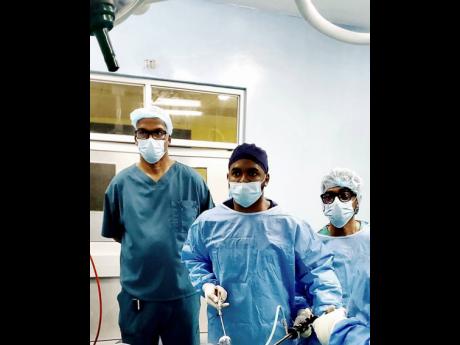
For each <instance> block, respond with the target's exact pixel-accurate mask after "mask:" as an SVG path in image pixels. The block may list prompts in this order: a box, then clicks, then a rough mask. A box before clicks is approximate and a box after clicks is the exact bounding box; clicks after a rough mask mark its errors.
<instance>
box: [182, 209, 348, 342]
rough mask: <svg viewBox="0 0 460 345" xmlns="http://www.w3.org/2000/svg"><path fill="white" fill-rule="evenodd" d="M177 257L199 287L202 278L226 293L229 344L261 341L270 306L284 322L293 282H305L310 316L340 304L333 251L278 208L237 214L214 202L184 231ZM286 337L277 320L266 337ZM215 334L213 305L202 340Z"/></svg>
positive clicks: (215, 338) (270, 315) (268, 325)
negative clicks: (275, 325)
mask: <svg viewBox="0 0 460 345" xmlns="http://www.w3.org/2000/svg"><path fill="white" fill-rule="evenodd" d="M182 260H183V261H184V262H185V264H186V266H187V268H188V270H189V271H190V278H191V281H192V284H193V286H194V287H195V288H196V289H197V290H198V291H201V288H202V286H203V284H204V283H213V284H216V285H221V286H222V287H223V288H225V290H227V292H228V298H227V301H228V302H229V303H230V306H229V307H227V308H225V309H224V310H223V319H224V324H225V329H226V333H227V335H229V336H230V337H231V338H232V343H234V344H238V345H264V344H265V343H266V341H267V339H268V338H269V336H270V333H271V330H272V327H273V322H274V317H275V312H276V307H277V305H281V306H282V308H283V312H284V314H285V316H286V319H287V320H286V321H287V322H288V324H291V318H292V315H291V308H293V307H294V286H295V282H296V280H299V281H302V282H303V283H304V284H306V285H307V286H308V292H307V293H308V294H309V295H311V296H313V297H312V300H313V309H314V311H315V312H316V313H317V314H321V313H323V312H324V311H325V309H326V308H327V306H330V305H334V306H336V307H340V306H341V305H342V304H341V296H342V292H341V288H340V284H339V282H338V279H337V276H336V275H335V272H334V270H333V268H332V255H331V254H330V253H328V252H327V251H326V250H325V248H324V245H323V244H322V242H321V240H320V239H319V238H318V236H317V235H316V234H315V233H314V232H313V231H312V230H311V228H310V226H309V225H308V224H307V223H306V222H303V221H301V220H298V219H296V218H294V217H292V216H289V215H287V214H286V213H285V212H283V211H282V210H281V209H280V207H279V206H274V207H272V208H270V209H268V210H266V211H262V212H256V213H242V212H237V211H235V210H232V209H231V208H229V207H227V206H225V205H223V204H220V205H218V206H216V207H215V208H213V209H211V210H209V211H206V212H204V213H203V214H201V215H200V217H198V218H197V220H196V221H195V222H194V223H193V225H192V226H191V228H190V231H189V234H188V237H187V240H186V242H185V244H184V247H183V250H182ZM285 334H286V333H285V331H284V329H283V327H282V326H281V325H280V323H278V326H277V328H276V332H275V335H274V337H273V341H272V342H275V340H278V339H280V338H282V337H283V336H284V335H285ZM222 335H223V332H222V326H221V324H220V319H219V317H218V316H217V313H216V310H215V309H214V308H213V307H210V306H209V307H208V342H209V343H211V344H217V342H218V339H219V338H220V337H221V336H222ZM285 344H294V342H293V341H286V342H285Z"/></svg>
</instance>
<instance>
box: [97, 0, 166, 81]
mask: <svg viewBox="0 0 460 345" xmlns="http://www.w3.org/2000/svg"><path fill="white" fill-rule="evenodd" d="M158 1H162V0H90V2H89V4H90V5H89V15H90V23H89V34H90V35H91V36H96V38H97V42H98V43H99V47H100V48H101V51H102V55H103V56H104V60H105V64H106V65H107V68H108V70H109V71H110V72H115V71H116V70H118V68H119V66H118V62H117V60H116V58H115V52H114V50H113V48H112V44H111V42H110V38H109V31H110V30H112V28H113V27H114V26H115V25H118V24H120V23H121V22H123V21H124V20H125V19H126V18H128V17H129V16H130V15H131V14H132V13H134V14H143V13H145V12H146V11H147V10H148V8H149V6H150V4H151V3H152V2H158Z"/></svg>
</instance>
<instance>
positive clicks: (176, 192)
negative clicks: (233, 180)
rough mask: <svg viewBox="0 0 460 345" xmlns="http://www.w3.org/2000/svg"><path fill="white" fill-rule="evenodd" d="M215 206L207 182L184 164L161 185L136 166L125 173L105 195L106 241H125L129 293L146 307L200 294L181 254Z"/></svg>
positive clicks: (123, 267)
mask: <svg viewBox="0 0 460 345" xmlns="http://www.w3.org/2000/svg"><path fill="white" fill-rule="evenodd" d="M213 206H214V205H213V201H212V198H211V194H210V193H209V189H208V188H207V186H206V184H205V182H204V180H203V178H202V177H201V176H200V175H199V174H198V173H196V172H195V171H194V170H193V169H192V168H190V167H188V166H186V165H184V164H181V163H179V162H175V163H174V164H173V165H172V166H171V167H170V168H169V170H168V171H167V172H166V173H165V174H164V175H163V176H162V177H161V179H160V180H158V181H157V182H155V181H154V180H153V179H151V178H150V177H149V176H147V175H146V174H145V173H144V172H143V171H142V170H140V168H139V167H137V166H136V165H135V164H134V165H132V166H130V167H128V168H126V169H124V170H122V171H120V172H119V173H118V174H117V175H116V176H115V177H114V178H113V179H112V181H111V182H110V185H109V186H108V188H107V191H106V193H105V199H104V218H103V224H102V236H104V237H111V238H121V239H122V240H121V253H120V282H121V286H122V287H123V289H124V290H126V292H128V293H129V294H130V295H132V296H135V297H137V298H139V299H141V300H146V301H170V300H174V299H179V298H184V297H187V296H191V295H193V294H195V293H196V291H195V289H194V288H193V286H192V284H191V283H190V279H189V277H188V271H187V269H186V268H185V266H184V264H183V263H182V261H181V258H180V251H181V249H182V246H183V244H184V242H185V239H186V237H187V231H188V229H189V227H190V225H191V224H192V223H193V221H194V220H195V219H196V217H198V215H199V214H200V213H201V212H203V211H205V210H207V209H209V208H211V207H213Z"/></svg>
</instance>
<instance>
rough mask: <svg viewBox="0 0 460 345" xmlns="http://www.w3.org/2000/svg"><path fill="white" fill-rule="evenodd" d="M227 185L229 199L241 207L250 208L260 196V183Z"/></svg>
mask: <svg viewBox="0 0 460 345" xmlns="http://www.w3.org/2000/svg"><path fill="white" fill-rule="evenodd" d="M229 184H230V190H229V194H230V197H231V198H233V200H235V202H236V203H237V204H238V205H241V206H243V207H249V206H251V205H252V204H254V203H255V202H256V201H257V200H259V198H260V196H261V195H262V182H247V183H239V182H229Z"/></svg>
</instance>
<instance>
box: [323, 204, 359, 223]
mask: <svg viewBox="0 0 460 345" xmlns="http://www.w3.org/2000/svg"><path fill="white" fill-rule="evenodd" d="M323 205H324V210H323V212H324V215H325V216H326V217H328V218H329V220H330V221H331V224H332V225H334V226H335V227H336V228H339V229H340V228H343V226H344V225H345V224H347V223H348V221H349V220H350V219H351V217H353V215H354V214H355V210H354V209H353V200H350V201H347V202H342V201H340V200H339V198H338V197H336V198H335V200H334V202H333V203H332V204H323Z"/></svg>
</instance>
